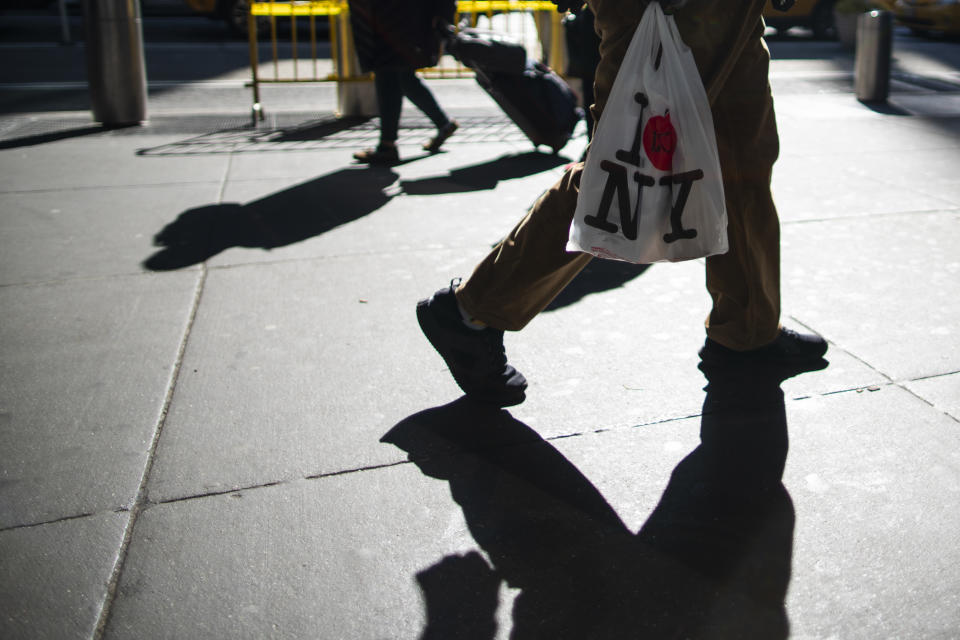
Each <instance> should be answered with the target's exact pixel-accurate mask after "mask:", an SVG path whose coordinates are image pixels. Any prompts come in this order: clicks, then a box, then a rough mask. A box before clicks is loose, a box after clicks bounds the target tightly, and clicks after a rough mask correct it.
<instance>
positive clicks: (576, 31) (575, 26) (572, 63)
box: [563, 7, 600, 142]
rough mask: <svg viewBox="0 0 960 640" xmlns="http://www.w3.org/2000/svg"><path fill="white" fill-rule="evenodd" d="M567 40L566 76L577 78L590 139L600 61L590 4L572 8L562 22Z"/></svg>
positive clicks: (597, 37)
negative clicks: (594, 91)
mask: <svg viewBox="0 0 960 640" xmlns="http://www.w3.org/2000/svg"><path fill="white" fill-rule="evenodd" d="M563 28H564V34H565V36H566V40H567V75H568V76H571V77H573V78H580V84H581V88H580V95H581V98H582V102H583V108H584V110H585V111H586V121H587V142H589V141H590V140H592V139H593V125H594V122H593V114H592V112H591V110H590V105H592V104H593V79H594V76H595V75H596V73H597V65H598V64H600V36H598V35H597V32H596V30H595V29H594V26H593V12H591V11H590V8H589V7H582V8H580V9H577V10H574V11H571V12H570V14H568V15H567V17H566V18H564V21H563Z"/></svg>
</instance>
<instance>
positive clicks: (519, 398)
mask: <svg viewBox="0 0 960 640" xmlns="http://www.w3.org/2000/svg"><path fill="white" fill-rule="evenodd" d="M429 306H430V299H429V298H428V299H426V300H421V301H419V302H418V303H417V323H418V324H419V325H420V331H421V332H423V335H424V337H425V338H426V339H427V340H428V341H429V342H430V345H431V346H432V347H433V348H434V350H435V351H436V352H437V353H439V354H440V357H441V358H443V362H444V363H445V364H446V365H447V370H448V371H450V375H451V376H453V380H454V382H456V383H457V386H458V387H460V390H461V391H463V393H464V394H466V395H467V396H469V397H470V398H473V399H474V400H478V401H480V402H483V403H485V404H491V405H495V406H498V407H513V406H516V405H518V404H520V403H521V402H523V401H524V400H526V399H527V394H526V392H525V391H520V392H519V393H517V394H506V393H504V394H497V395H489V394H486V393H483V392H480V391H475V390H471V389H470V386H471V385H470V384H467V383H465V381H464V380H463V379H461V376H460V375H458V374H457V372H456V371H454V368H453V367H451V366H450V363H449V362H448V361H447V358H446V357H445V356H444V355H443V352H442V351H441V350H440V347H438V346H437V343H436V342H434V340H433V338H431V337H430V336H431V335H436V334H439V333H440V332H441V331H443V328H442V327H441V326H440V325H439V324H438V323H437V321H436V320H434V318H433V314H432V313H430V309H429Z"/></svg>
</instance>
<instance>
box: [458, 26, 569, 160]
mask: <svg viewBox="0 0 960 640" xmlns="http://www.w3.org/2000/svg"><path fill="white" fill-rule="evenodd" d="M447 51H448V52H450V53H451V54H452V55H453V56H454V57H456V58H457V59H458V60H460V62H462V63H463V64H465V65H467V66H468V67H470V68H472V69H473V70H474V71H475V72H476V76H477V83H478V84H479V85H480V86H481V87H483V90H484V91H486V92H487V93H488V94H489V95H490V97H492V98H493V99H494V100H495V101H496V103H497V104H498V105H500V108H501V109H503V111H504V113H506V114H507V116H508V117H509V118H510V119H511V120H513V122H514V123H515V124H516V125H517V126H518V127H520V130H521V131H523V133H524V134H525V135H526V136H527V137H528V138H529V139H530V141H531V142H533V144H534V145H537V146H539V145H546V146H548V147H550V148H551V149H552V150H553V152H554V153H557V152H559V151H560V149H562V148H563V147H564V145H566V144H567V142H568V141H569V140H570V137H571V136H572V135H573V130H574V128H575V127H576V126H577V122H579V121H580V118H582V117H583V110H582V109H579V108H578V107H577V98H576V96H575V95H574V93H573V91H572V90H571V89H570V87H569V86H568V85H567V83H566V82H564V80H563V78H561V77H560V76H558V75H557V74H556V73H555V72H554V71H553V70H552V69H550V68H549V67H547V66H546V65H543V64H540V63H539V62H530V61H527V60H526V51H525V50H524V48H523V46H522V45H519V44H514V43H510V42H505V41H503V40H499V39H497V38H495V37H491V36H484V35H482V34H479V33H477V32H475V31H471V30H463V31H461V32H459V33H457V34H454V35H452V36H451V39H450V42H449V43H448V47H447Z"/></svg>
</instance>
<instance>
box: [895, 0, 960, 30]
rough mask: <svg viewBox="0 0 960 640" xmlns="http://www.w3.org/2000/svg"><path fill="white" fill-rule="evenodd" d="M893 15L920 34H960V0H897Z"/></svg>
mask: <svg viewBox="0 0 960 640" xmlns="http://www.w3.org/2000/svg"><path fill="white" fill-rule="evenodd" d="M893 15H894V17H895V18H896V19H897V22H899V23H900V24H902V25H905V26H907V27H910V30H911V31H913V32H914V33H917V34H920V35H927V34H930V33H944V34H948V35H960V0H896V2H894V3H893Z"/></svg>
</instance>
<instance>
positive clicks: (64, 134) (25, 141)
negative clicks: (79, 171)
mask: <svg viewBox="0 0 960 640" xmlns="http://www.w3.org/2000/svg"><path fill="white" fill-rule="evenodd" d="M116 128H117V127H114V128H111V127H104V126H101V125H91V126H89V127H75V128H72V129H65V130H62V131H51V132H49V133H38V134H34V135H28V136H21V137H19V138H11V139H9V140H0V150H2V149H18V148H20V147H32V146H34V145H38V144H46V143H48V142H57V141H58V140H68V139H70V138H80V137H82V136H89V135H93V134H95V133H103V132H104V131H112V130H115V129H116Z"/></svg>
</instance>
